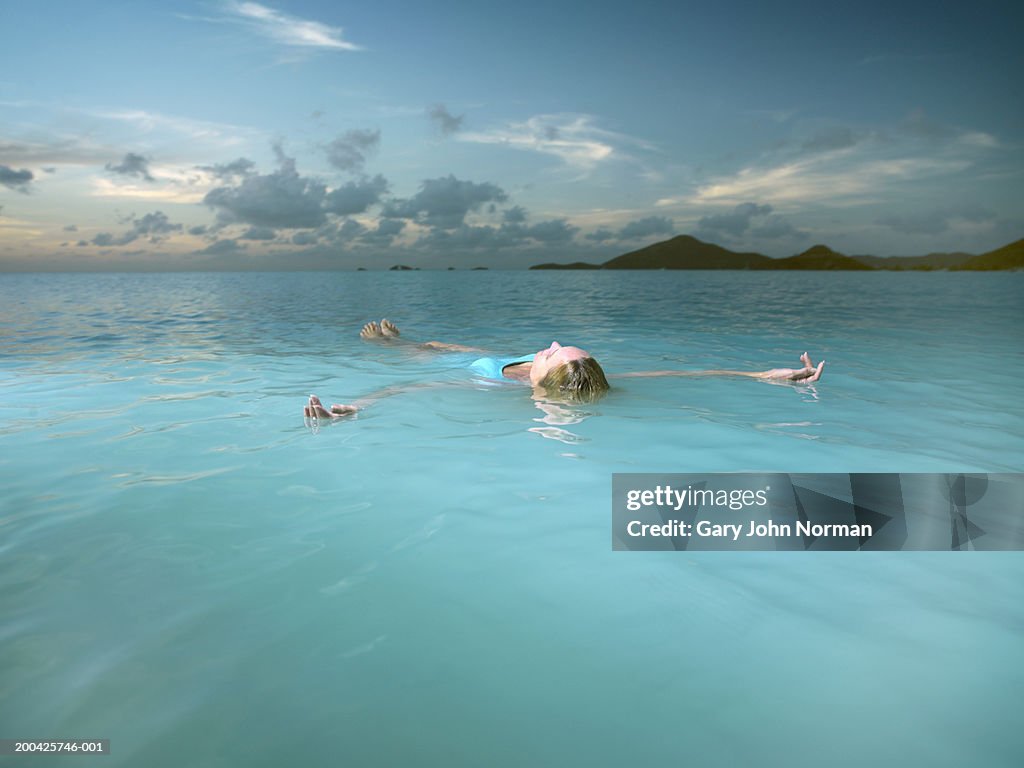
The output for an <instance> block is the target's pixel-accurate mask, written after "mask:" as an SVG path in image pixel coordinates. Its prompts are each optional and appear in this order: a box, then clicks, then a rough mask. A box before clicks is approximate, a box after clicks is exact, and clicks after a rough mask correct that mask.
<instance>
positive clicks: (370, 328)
mask: <svg viewBox="0 0 1024 768" xmlns="http://www.w3.org/2000/svg"><path fill="white" fill-rule="evenodd" d="M359 335H360V336H362V337H363V338H364V339H370V338H373V337H375V336H380V335H381V333H380V326H379V325H377V322H376V321H372V322H369V323H367V324H366V325H364V326H363V330H361V331H360V332H359Z"/></svg>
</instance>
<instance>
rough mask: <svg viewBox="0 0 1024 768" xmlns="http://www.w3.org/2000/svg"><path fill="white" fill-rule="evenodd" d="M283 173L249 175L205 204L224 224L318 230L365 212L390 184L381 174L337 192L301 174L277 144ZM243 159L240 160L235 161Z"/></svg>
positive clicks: (215, 191) (211, 193)
mask: <svg viewBox="0 0 1024 768" xmlns="http://www.w3.org/2000/svg"><path fill="white" fill-rule="evenodd" d="M274 153H275V154H276V155H277V160H278V164H279V167H278V170H276V171H274V172H272V173H267V174H259V173H250V174H249V175H246V176H244V177H242V178H241V180H240V181H239V182H238V183H237V184H234V185H226V186H222V187H217V188H215V189H212V190H210V191H209V192H207V194H206V196H205V197H204V198H203V202H204V203H205V204H206V205H208V206H210V207H211V208H212V209H214V210H215V211H216V212H217V218H218V220H219V221H220V222H221V224H235V223H240V224H250V225H252V226H255V227H268V228H271V229H316V228H317V227H321V226H323V225H324V224H325V223H327V217H328V215H329V214H334V215H338V216H349V215H354V214H357V213H363V212H365V211H366V210H367V208H369V207H370V206H371V205H374V204H376V203H378V202H379V201H380V198H381V196H382V195H383V194H384V193H385V192H386V191H387V188H388V183H387V180H386V179H385V178H384V177H383V176H380V175H377V176H374V177H373V178H363V179H359V180H356V181H350V182H348V183H346V184H343V185H342V186H340V187H337V188H335V189H333V190H331V189H329V188H328V187H327V185H326V184H324V183H323V182H322V181H320V180H318V179H314V178H310V177H307V176H302V175H300V174H299V172H298V171H297V170H296V169H295V160H294V158H291V157H288V156H286V155H285V154H284V151H283V150H282V149H281V147H280V145H274ZM237 162H239V161H236V163H237Z"/></svg>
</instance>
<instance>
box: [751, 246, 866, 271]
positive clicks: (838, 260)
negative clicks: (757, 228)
mask: <svg viewBox="0 0 1024 768" xmlns="http://www.w3.org/2000/svg"><path fill="white" fill-rule="evenodd" d="M762 269H847V270H861V271H863V270H869V269H874V267H869V266H868V265H867V264H865V263H864V262H862V261H857V259H854V258H852V257H850V256H844V255H843V254H841V253H837V252H836V251H833V250H832V249H831V248H829V247H828V246H827V245H812V246H811V247H810V248H808V249H807V250H806V251H804V252H803V253H800V254H797V255H796V256H788V257H786V258H785V259H768V263H767V264H766V265H765V266H764V267H762Z"/></svg>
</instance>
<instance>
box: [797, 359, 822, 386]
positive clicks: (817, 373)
mask: <svg viewBox="0 0 1024 768" xmlns="http://www.w3.org/2000/svg"><path fill="white" fill-rule="evenodd" d="M824 370H825V361H824V360H822V361H821V362H820V363H818V367H817V368H815V369H814V373H812V374H811V375H810V376H809V377H807V378H806V379H803V380H802V381H801V382H800V383H801V384H810V383H811V382H812V381H817V380H818V379H820V378H821V372H822V371H824Z"/></svg>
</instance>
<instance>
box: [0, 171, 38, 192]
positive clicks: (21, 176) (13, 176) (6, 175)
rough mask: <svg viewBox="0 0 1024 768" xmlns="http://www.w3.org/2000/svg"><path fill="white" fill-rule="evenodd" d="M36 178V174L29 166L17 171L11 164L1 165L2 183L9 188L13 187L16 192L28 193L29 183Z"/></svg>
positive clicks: (0, 182) (0, 176) (0, 178)
mask: <svg viewBox="0 0 1024 768" xmlns="http://www.w3.org/2000/svg"><path fill="white" fill-rule="evenodd" d="M34 178H35V175H34V174H33V173H32V171H30V170H28V169H27V168H22V169H21V170H20V171H16V170H14V169H13V168H10V167H9V166H6V165H0V184H2V185H3V186H5V187H7V188H8V189H13V190H14V191H15V192H21V193H22V194H25V195H27V194H28V191H29V189H28V185H29V184H30V183H31V182H32V179H34Z"/></svg>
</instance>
